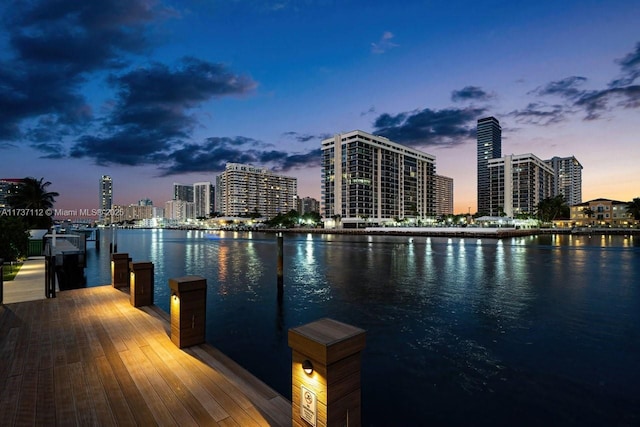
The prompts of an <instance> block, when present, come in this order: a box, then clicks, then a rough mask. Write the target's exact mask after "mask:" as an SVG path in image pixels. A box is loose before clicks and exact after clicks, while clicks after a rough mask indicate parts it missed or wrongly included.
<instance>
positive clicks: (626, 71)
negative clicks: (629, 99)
mask: <svg viewBox="0 0 640 427" xmlns="http://www.w3.org/2000/svg"><path fill="white" fill-rule="evenodd" d="M616 62H617V63H618V64H620V68H621V71H622V76H621V77H620V78H618V79H615V80H613V81H612V82H611V83H609V87H610V88H617V87H621V86H627V85H631V84H633V82H634V81H635V80H636V79H637V78H638V77H640V42H638V43H636V47H635V49H634V50H633V52H629V53H628V54H627V55H626V56H625V57H624V58H622V59H618V60H617V61H616Z"/></svg>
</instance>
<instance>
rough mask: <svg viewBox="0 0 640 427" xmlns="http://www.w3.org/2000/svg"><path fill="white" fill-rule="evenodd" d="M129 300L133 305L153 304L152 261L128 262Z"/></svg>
mask: <svg viewBox="0 0 640 427" xmlns="http://www.w3.org/2000/svg"><path fill="white" fill-rule="evenodd" d="M129 270H130V271H131V273H129V275H130V292H129V300H130V302H131V305H132V306H134V307H142V306H145V305H153V263H152V262H130V263H129Z"/></svg>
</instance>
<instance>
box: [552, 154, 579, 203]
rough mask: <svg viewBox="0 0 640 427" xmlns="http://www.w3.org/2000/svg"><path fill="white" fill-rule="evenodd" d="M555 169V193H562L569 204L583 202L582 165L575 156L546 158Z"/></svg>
mask: <svg viewBox="0 0 640 427" xmlns="http://www.w3.org/2000/svg"><path fill="white" fill-rule="evenodd" d="M545 163H547V164H548V165H549V166H550V167H551V168H552V169H553V171H554V179H553V194H552V196H558V195H560V194H562V195H563V196H564V200H565V201H566V202H567V205H568V206H573V205H577V204H580V203H582V165H581V164H580V162H579V161H578V159H576V158H575V157H574V156H571V157H553V158H551V159H549V160H545Z"/></svg>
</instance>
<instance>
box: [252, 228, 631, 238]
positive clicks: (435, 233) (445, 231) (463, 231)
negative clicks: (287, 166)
mask: <svg viewBox="0 0 640 427" xmlns="http://www.w3.org/2000/svg"><path fill="white" fill-rule="evenodd" d="M259 231H262V232H265V233H311V234H346V235H363V236H370V235H373V236H429V237H488V238H496V239H503V238H510V237H521V236H536V235H539V234H572V235H593V234H597V235H640V229H636V228H633V229H629V228H619V229H612V228H585V229H570V228H566V229H557V228H531V229H515V228H489V227H486V228H485V227H483V228H480V227H478V228H475V227H375V228H372V227H370V228H364V229H363V228H360V229H344V228H343V229H324V228H282V229H279V228H266V229H262V230H259Z"/></svg>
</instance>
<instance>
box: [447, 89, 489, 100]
mask: <svg viewBox="0 0 640 427" xmlns="http://www.w3.org/2000/svg"><path fill="white" fill-rule="evenodd" d="M492 98H494V96H493V95H491V94H489V93H487V92H485V91H484V90H482V88H480V87H478V86H465V87H463V88H462V89H460V90H454V91H453V92H451V100H452V101H453V102H461V101H488V100H490V99H492Z"/></svg>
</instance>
